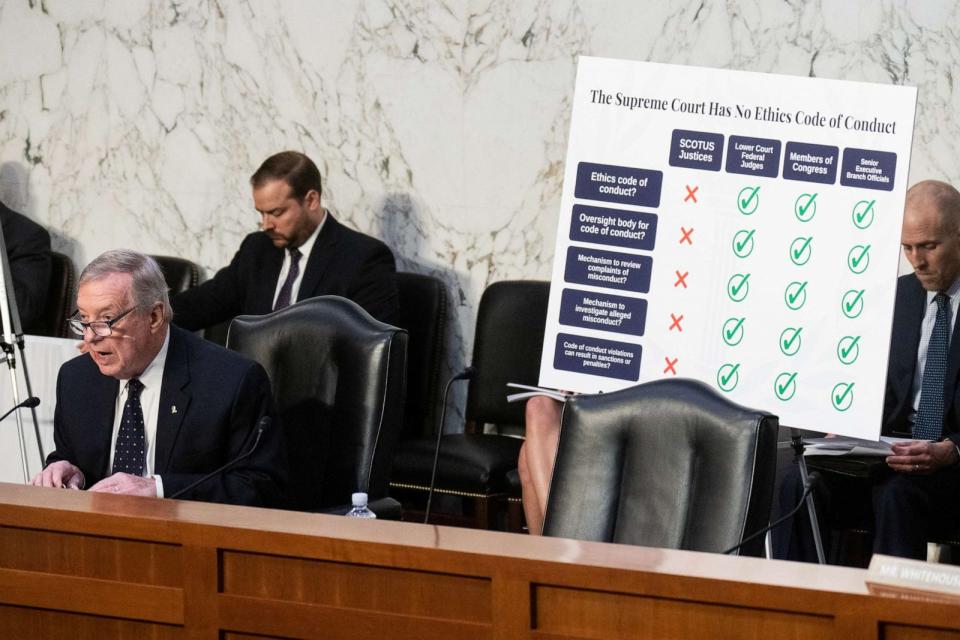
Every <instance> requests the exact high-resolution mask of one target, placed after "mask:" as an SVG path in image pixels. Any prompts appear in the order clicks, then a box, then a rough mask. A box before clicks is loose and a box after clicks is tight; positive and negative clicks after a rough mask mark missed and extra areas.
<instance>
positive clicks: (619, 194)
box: [574, 162, 663, 207]
mask: <svg viewBox="0 0 960 640" xmlns="http://www.w3.org/2000/svg"><path fill="white" fill-rule="evenodd" d="M662 185H663V172H662V171H652V170H649V169H635V168H632V167H618V166H616V165H610V164H594V163H592V162H581V163H579V164H578V165H577V186H576V188H575V190H574V196H576V197H577V198H581V199H583V200H600V201H603V202H617V203H620V204H630V205H634V206H637V207H659V206H660V189H661V186H662Z"/></svg>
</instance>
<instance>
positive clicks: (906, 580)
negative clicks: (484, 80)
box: [866, 553, 960, 604]
mask: <svg viewBox="0 0 960 640" xmlns="http://www.w3.org/2000/svg"><path fill="white" fill-rule="evenodd" d="M866 583H867V588H868V589H869V590H870V592H871V593H879V594H890V595H897V596H901V597H905V598H910V599H918V600H932V601H936V602H947V603H950V604H960V567H957V566H953V565H945V564H933V563H930V562H923V561H921V560H908V559H906V558H896V557H893V556H884V555H880V554H876V553H875V554H873V558H872V559H871V560H870V567H869V569H868V570H867V579H866Z"/></svg>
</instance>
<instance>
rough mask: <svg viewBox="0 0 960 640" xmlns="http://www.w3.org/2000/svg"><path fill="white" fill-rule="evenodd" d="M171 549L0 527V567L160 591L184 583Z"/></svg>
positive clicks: (176, 552)
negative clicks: (115, 582)
mask: <svg viewBox="0 0 960 640" xmlns="http://www.w3.org/2000/svg"><path fill="white" fill-rule="evenodd" d="M180 556H181V549H180V547H179V546H176V545H170V544H157V543H151V542H141V541H137V540H123V539H119V538H109V537H104V536H92V535H78V534H70V533H63V532H59V531H37V530H31V529H18V528H13V527H2V526H0V567H3V568H5V569H20V570H23V571H42V572H44V573H58V574H64V575H72V576H78V577H85V578H98V579H101V580H117V581H120V582H136V583H140V584H150V585H157V586H164V587H178V586H180V585H182V584H183V566H182V563H181V557H180Z"/></svg>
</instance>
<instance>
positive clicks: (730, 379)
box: [717, 362, 740, 393]
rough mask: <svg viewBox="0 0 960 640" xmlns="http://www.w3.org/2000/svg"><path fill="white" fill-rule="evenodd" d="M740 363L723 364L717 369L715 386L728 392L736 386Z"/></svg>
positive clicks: (738, 380)
mask: <svg viewBox="0 0 960 640" xmlns="http://www.w3.org/2000/svg"><path fill="white" fill-rule="evenodd" d="M739 369H740V363H739V362H738V363H737V364H729V363H727V364H725V365H722V366H721V367H720V368H719V369H717V386H719V387H720V388H721V389H722V390H723V391H726V392H727V393H730V392H731V391H733V390H734V389H736V388H737V384H738V383H739V382H740V371H739Z"/></svg>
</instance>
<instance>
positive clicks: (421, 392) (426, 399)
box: [397, 272, 447, 440]
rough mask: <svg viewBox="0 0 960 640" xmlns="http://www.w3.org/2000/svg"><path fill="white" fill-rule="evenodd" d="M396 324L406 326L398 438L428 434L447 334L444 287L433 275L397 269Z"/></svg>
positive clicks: (437, 402) (433, 425)
mask: <svg viewBox="0 0 960 640" xmlns="http://www.w3.org/2000/svg"><path fill="white" fill-rule="evenodd" d="M397 289H398V291H399V294H400V309H399V311H398V313H397V324H398V325H399V326H400V327H401V328H403V329H406V330H407V335H408V336H409V340H408V344H407V400H406V403H405V405H404V406H405V412H404V416H403V429H402V432H401V435H400V439H401V440H411V439H415V438H419V437H424V436H429V435H430V434H431V433H433V432H434V429H435V428H436V425H437V409H438V408H439V406H440V371H441V369H442V367H443V354H444V343H445V340H446V337H447V289H446V287H445V286H444V285H443V283H442V282H441V281H440V280H439V279H438V278H435V277H433V276H428V275H422V274H419V273H403V272H400V273H397Z"/></svg>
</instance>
